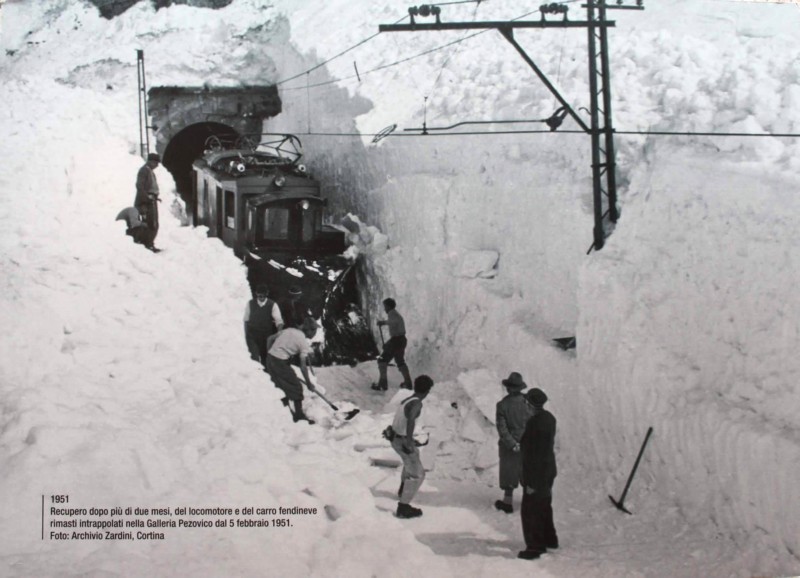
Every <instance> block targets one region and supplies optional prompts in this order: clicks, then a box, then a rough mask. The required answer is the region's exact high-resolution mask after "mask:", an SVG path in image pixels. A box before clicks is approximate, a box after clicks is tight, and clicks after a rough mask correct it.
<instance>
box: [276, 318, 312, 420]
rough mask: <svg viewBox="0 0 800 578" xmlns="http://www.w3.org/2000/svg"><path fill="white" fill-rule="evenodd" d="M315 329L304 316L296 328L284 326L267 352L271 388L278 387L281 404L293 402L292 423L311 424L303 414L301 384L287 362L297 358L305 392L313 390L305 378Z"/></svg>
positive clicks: (309, 319) (310, 320)
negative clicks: (272, 385) (271, 382)
mask: <svg viewBox="0 0 800 578" xmlns="http://www.w3.org/2000/svg"><path fill="white" fill-rule="evenodd" d="M317 329H318V327H317V323H316V321H314V320H313V319H312V318H310V317H306V319H305V320H304V321H303V324H302V325H301V327H300V328H296V327H287V328H286V329H284V330H283V331H281V332H280V333H278V334H277V335H276V336H275V337H274V341H272V344H271V345H270V346H269V351H268V352H267V364H266V369H267V373H269V376H270V377H271V378H272V381H273V383H274V384H275V387H279V388H280V389H282V390H283V392H284V393H285V394H286V397H284V398H283V400H282V401H283V403H284V405H289V401H291V402H292V403H293V405H294V411H292V418H293V419H294V421H295V422H298V421H300V420H303V421H307V422H308V423H310V424H313V423H314V421H313V420H311V419H309V418H308V416H307V415H306V414H305V412H303V384H302V383H300V379H299V378H298V377H297V374H296V373H295V372H294V369H293V368H292V365H291V363H290V360H291V358H292V356H294V355H299V356H300V372H301V373H302V374H303V379H304V380H305V382H306V387H308V391H314V390H315V389H316V388H315V387H314V384H313V383H311V378H310V377H309V375H308V354H309V353H311V344H310V343H309V342H308V340H309V339H311V338H312V337H314V335H315V334H316V333H317Z"/></svg>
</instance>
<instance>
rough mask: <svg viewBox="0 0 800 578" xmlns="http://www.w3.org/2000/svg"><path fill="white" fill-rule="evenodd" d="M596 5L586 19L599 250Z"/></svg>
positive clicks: (601, 237) (599, 244)
mask: <svg viewBox="0 0 800 578" xmlns="http://www.w3.org/2000/svg"><path fill="white" fill-rule="evenodd" d="M594 11H595V5H594V0H589V1H588V2H587V3H586V20H587V22H588V25H587V26H586V30H587V31H588V45H589V92H590V93H591V95H590V96H591V99H590V113H591V118H592V121H591V132H590V134H591V137H592V199H593V200H594V243H593V244H592V248H593V249H594V250H595V251H599V250H600V249H602V248H603V244H604V242H605V235H604V232H603V191H602V187H601V185H600V183H601V178H602V166H601V162H600V129H599V124H600V123H599V119H598V110H597V108H598V107H597V62H596V56H597V43H596V37H595V17H594V14H595V12H594Z"/></svg>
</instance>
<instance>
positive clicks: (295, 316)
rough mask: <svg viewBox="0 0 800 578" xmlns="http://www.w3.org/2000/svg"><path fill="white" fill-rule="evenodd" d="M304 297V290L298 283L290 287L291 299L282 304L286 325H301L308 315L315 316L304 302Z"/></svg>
mask: <svg viewBox="0 0 800 578" xmlns="http://www.w3.org/2000/svg"><path fill="white" fill-rule="evenodd" d="M302 297H303V290H302V289H300V287H298V286H297V285H292V286H291V287H289V300H288V301H284V302H283V303H282V305H281V309H282V310H283V319H284V323H285V325H286V327H300V326H301V325H302V324H303V320H304V319H305V318H306V317H313V315H312V313H311V311H310V310H309V309H308V307H306V306H305V305H304V304H303V302H302V300H301V298H302Z"/></svg>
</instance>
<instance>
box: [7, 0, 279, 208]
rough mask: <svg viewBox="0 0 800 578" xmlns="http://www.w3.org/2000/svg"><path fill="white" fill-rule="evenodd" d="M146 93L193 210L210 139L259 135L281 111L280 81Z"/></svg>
mask: <svg viewBox="0 0 800 578" xmlns="http://www.w3.org/2000/svg"><path fill="white" fill-rule="evenodd" d="M1 1H2V0H0V2H1ZM147 96H148V98H147V102H148V107H149V113H150V116H151V117H152V120H151V123H150V126H151V128H152V129H153V131H154V135H155V148H156V152H159V153H161V158H162V162H163V164H164V167H166V169H167V170H168V171H169V172H170V173H172V176H173V178H174V179H175V184H176V186H177V188H178V193H179V194H180V196H181V198H182V199H183V200H184V201H185V202H186V204H187V208H189V209H190V211H189V213H190V214H191V212H192V211H191V208H192V205H193V203H194V201H193V199H192V163H193V162H194V160H195V159H197V158H199V157H201V156H202V155H203V151H204V149H205V146H204V145H205V142H206V139H207V138H208V137H210V136H212V135H214V136H217V137H218V138H220V139H221V140H223V141H235V140H236V138H237V137H238V136H239V135H244V134H260V133H261V130H262V126H263V123H264V120H265V119H267V118H270V117H273V116H275V115H277V114H279V113H280V112H281V99H280V97H279V96H278V89H277V87H275V86H239V87H213V86H195V87H191V86H154V87H152V88H151V89H150V90H148V92H147Z"/></svg>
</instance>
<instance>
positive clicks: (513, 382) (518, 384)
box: [502, 371, 528, 391]
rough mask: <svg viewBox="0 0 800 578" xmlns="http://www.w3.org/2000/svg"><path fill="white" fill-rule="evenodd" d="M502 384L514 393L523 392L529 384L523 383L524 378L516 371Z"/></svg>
mask: <svg viewBox="0 0 800 578" xmlns="http://www.w3.org/2000/svg"><path fill="white" fill-rule="evenodd" d="M502 383H503V385H505V386H506V387H507V388H508V389H510V390H512V391H522V390H523V389H525V388H526V387H528V386H527V384H526V383H525V382H524V381H522V376H521V375H520V374H519V373H517V372H516V371H512V372H511V374H510V375H509V376H508V379H504V380H503V381H502Z"/></svg>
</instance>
